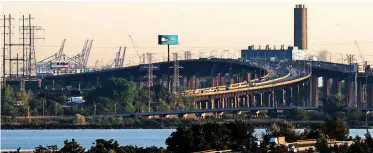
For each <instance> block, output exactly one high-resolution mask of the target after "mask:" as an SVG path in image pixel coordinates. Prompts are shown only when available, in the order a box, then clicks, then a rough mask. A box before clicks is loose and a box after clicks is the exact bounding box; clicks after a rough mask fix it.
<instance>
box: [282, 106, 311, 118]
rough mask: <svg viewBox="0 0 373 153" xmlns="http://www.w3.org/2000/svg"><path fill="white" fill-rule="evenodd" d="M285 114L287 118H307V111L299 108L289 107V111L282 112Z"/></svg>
mask: <svg viewBox="0 0 373 153" xmlns="http://www.w3.org/2000/svg"><path fill="white" fill-rule="evenodd" d="M284 114H285V116H287V118H288V119H291V120H296V121H306V120H308V119H309V118H308V114H307V111H305V110H301V109H297V108H294V109H291V110H289V111H285V112H284Z"/></svg>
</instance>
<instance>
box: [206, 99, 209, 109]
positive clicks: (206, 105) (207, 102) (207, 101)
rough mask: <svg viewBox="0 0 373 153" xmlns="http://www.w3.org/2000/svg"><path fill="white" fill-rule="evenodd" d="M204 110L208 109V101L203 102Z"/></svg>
mask: <svg viewBox="0 0 373 153" xmlns="http://www.w3.org/2000/svg"><path fill="white" fill-rule="evenodd" d="M205 109H209V102H208V101H206V102H205Z"/></svg>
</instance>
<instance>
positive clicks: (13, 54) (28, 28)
mask: <svg viewBox="0 0 373 153" xmlns="http://www.w3.org/2000/svg"><path fill="white" fill-rule="evenodd" d="M33 19H34V18H32V17H31V15H28V17H27V18H25V16H24V15H23V16H22V18H21V19H19V24H20V26H18V27H19V32H18V34H19V35H20V36H19V40H20V41H14V38H12V36H13V34H14V31H15V30H13V28H14V27H15V26H13V24H14V23H13V20H14V18H13V17H12V16H11V15H10V14H9V15H8V16H6V15H4V18H2V19H1V20H2V21H3V23H2V25H1V28H2V29H3V31H2V33H1V34H2V36H3V37H2V46H3V47H2V50H3V52H2V63H1V64H2V79H3V80H2V81H3V83H5V82H6V80H7V79H13V80H15V81H20V80H24V81H30V80H32V79H30V78H31V75H33V74H35V70H36V69H35V65H36V58H35V40H36V39H44V38H42V37H37V36H35V33H37V31H41V30H44V29H43V28H42V27H41V26H34V25H32V24H31V21H32V20H33ZM14 66H15V68H14ZM23 87H24V85H21V89H22V88H23Z"/></svg>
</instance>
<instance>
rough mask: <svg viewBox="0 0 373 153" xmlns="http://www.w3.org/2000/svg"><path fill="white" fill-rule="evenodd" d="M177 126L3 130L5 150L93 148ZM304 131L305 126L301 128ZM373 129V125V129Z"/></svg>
mask: <svg viewBox="0 0 373 153" xmlns="http://www.w3.org/2000/svg"><path fill="white" fill-rule="evenodd" d="M174 131H175V129H108V130H106V129H91V130H86V129H85V130H80V129H79V130H1V150H3V151H4V150H15V149H17V148H18V147H21V150H34V149H35V147H36V146H39V145H43V146H48V145H58V147H59V148H61V147H62V146H63V141H64V140H66V139H69V140H71V139H73V138H74V139H75V140H76V141H77V142H78V143H79V144H80V145H82V146H83V147H85V148H86V149H90V148H91V146H93V143H94V142H95V140H96V139H106V140H109V139H114V140H117V141H118V142H119V144H120V145H136V146H142V147H148V146H157V147H166V144H165V140H166V139H167V137H168V136H169V135H170V134H171V133H172V132H174ZM264 131H265V130H264V129H256V130H255V135H256V136H257V137H260V134H261V133H262V132H264ZM299 131H300V132H303V130H299ZM370 132H371V133H372V132H373V129H370ZM365 133H366V130H364V129H351V130H350V136H353V137H355V136H356V135H359V136H360V137H364V134H365Z"/></svg>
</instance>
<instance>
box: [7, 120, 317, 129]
mask: <svg viewBox="0 0 373 153" xmlns="http://www.w3.org/2000/svg"><path fill="white" fill-rule="evenodd" d="M233 121H234V120H177V121H175V120H164V121H159V120H143V121H142V122H135V123H132V124H128V123H127V124H125V123H123V124H102V123H101V124H97V123H87V124H80V125H78V124H60V123H5V124H1V128H2V129H8V130H19V129H175V128H177V127H183V126H189V125H193V124H205V123H224V122H233ZM283 121H285V120H248V122H249V123H251V124H252V125H253V126H255V127H256V128H266V127H269V126H271V125H272V123H275V122H283ZM292 123H294V124H295V126H296V127H297V128H306V127H308V126H310V125H313V124H321V123H322V121H308V122H305V121H293V122H292Z"/></svg>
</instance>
